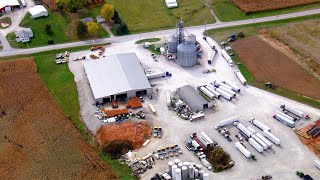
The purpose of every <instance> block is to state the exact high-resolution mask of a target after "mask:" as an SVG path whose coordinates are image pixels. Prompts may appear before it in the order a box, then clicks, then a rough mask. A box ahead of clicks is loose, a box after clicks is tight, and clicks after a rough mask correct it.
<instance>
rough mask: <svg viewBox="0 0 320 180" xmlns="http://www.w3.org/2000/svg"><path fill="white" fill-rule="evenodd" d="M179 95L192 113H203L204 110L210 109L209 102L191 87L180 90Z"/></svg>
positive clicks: (187, 86) (186, 86) (183, 87)
mask: <svg viewBox="0 0 320 180" xmlns="http://www.w3.org/2000/svg"><path fill="white" fill-rule="evenodd" d="M177 94H178V96H179V97H180V99H182V100H183V101H184V102H185V103H186V104H187V105H188V106H189V107H190V108H191V109H192V111H195V112H199V111H203V109H204V108H208V106H209V104H208V102H207V101H206V100H205V99H204V98H203V97H202V96H201V95H200V94H199V93H198V92H197V91H196V90H195V89H194V88H193V87H191V86H190V85H185V86H182V87H181V88H179V89H178V90H177Z"/></svg>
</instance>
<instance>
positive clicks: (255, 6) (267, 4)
mask: <svg viewBox="0 0 320 180" xmlns="http://www.w3.org/2000/svg"><path fill="white" fill-rule="evenodd" d="M231 2H232V3H234V4H235V5H236V6H237V7H239V8H240V9H241V10H242V11H243V12H244V13H252V12H260V11H268V10H275V9H283V8H290V7H296V6H300V5H305V4H312V3H317V2H320V0H294V1H292V0H231Z"/></svg>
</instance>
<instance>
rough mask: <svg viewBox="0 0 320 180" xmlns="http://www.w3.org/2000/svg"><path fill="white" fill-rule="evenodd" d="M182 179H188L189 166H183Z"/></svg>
mask: <svg viewBox="0 0 320 180" xmlns="http://www.w3.org/2000/svg"><path fill="white" fill-rule="evenodd" d="M181 170H182V180H188V168H187V166H182V168H181Z"/></svg>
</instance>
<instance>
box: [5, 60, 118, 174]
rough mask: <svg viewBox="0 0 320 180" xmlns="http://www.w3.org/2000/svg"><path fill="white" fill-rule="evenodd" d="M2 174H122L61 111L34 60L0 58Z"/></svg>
mask: <svg viewBox="0 0 320 180" xmlns="http://www.w3.org/2000/svg"><path fill="white" fill-rule="evenodd" d="M0 79H1V83H0V102H1V108H0V111H1V116H0V162H1V164H2V165H1V166H0V173H1V177H2V178H3V179H118V175H117V174H115V173H114V172H113V171H112V169H111V167H110V166H108V165H107V164H106V163H105V162H104V161H102V160H101V159H100V157H99V156H98V155H97V153H96V151H95V150H94V149H93V148H92V147H91V146H89V145H88V144H87V143H86V141H85V140H84V139H83V137H82V136H81V134H80V133H79V131H78V130H77V129H76V128H75V127H74V125H73V124H72V123H71V122H70V120H68V119H67V118H66V117H65V115H64V114H63V112H62V111H61V109H60V107H59V106H58V104H57V103H56V102H55V101H54V99H53V97H52V96H51V95H50V94H49V92H48V90H47V89H46V87H45V86H44V84H43V82H42V81H41V79H40V76H39V75H38V73H37V69H36V65H35V63H34V61H33V59H17V60H11V61H1V62H0Z"/></svg>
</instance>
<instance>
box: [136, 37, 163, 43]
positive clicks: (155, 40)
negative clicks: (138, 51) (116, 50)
mask: <svg viewBox="0 0 320 180" xmlns="http://www.w3.org/2000/svg"><path fill="white" fill-rule="evenodd" d="M157 41H160V39H159V38H149V39H141V40H139V41H136V42H135V44H142V43H144V42H150V43H151V42H157Z"/></svg>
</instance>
